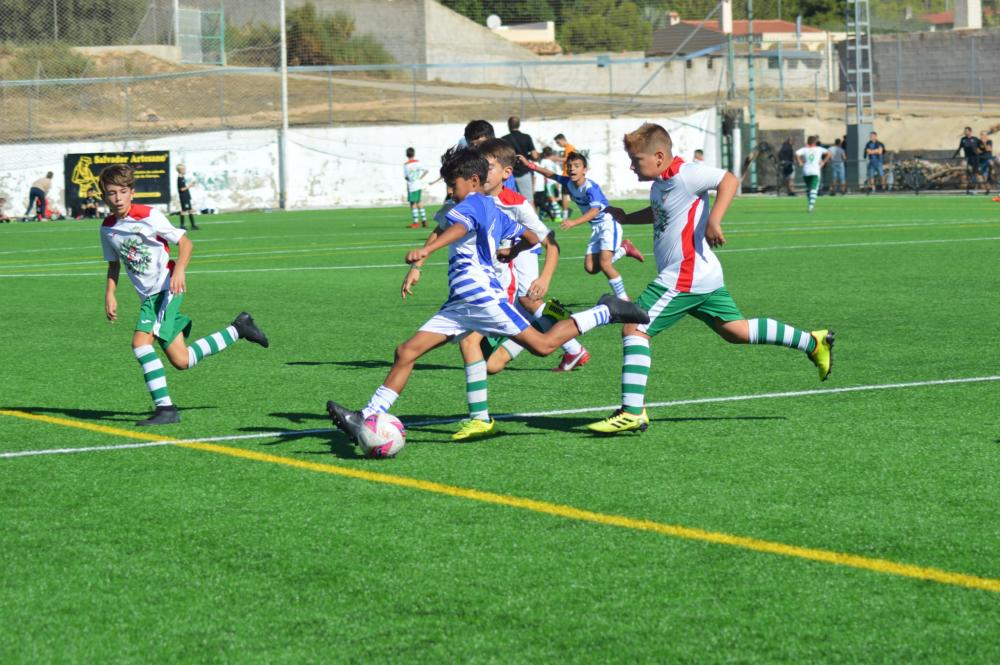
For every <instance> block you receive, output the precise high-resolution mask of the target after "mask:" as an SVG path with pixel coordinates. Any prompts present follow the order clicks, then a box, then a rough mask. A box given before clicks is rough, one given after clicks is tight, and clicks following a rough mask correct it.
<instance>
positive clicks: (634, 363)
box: [622, 335, 653, 415]
mask: <svg viewBox="0 0 1000 665" xmlns="http://www.w3.org/2000/svg"><path fill="white" fill-rule="evenodd" d="M622 343H623V344H624V347H625V353H624V357H623V358H622V408H623V409H625V412H626V413H631V414H633V415H639V414H640V413H642V409H643V406H645V403H646V381H648V380H649V366H650V364H651V363H652V360H653V358H652V356H651V355H650V353H649V340H648V339H646V338H645V337H639V336H638V335H629V336H628V337H626V338H624V339H623V340H622Z"/></svg>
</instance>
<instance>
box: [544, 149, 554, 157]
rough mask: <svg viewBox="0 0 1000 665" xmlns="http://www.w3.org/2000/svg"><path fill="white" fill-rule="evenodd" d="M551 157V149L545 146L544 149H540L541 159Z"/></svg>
mask: <svg viewBox="0 0 1000 665" xmlns="http://www.w3.org/2000/svg"><path fill="white" fill-rule="evenodd" d="M551 155H552V148H550V147H549V146H545V147H544V148H542V157H549V156H551Z"/></svg>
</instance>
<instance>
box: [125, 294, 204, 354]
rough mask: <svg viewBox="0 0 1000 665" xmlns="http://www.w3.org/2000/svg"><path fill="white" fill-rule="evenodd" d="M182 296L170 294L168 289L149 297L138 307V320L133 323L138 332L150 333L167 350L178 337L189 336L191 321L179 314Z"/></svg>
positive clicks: (182, 300)
mask: <svg viewBox="0 0 1000 665" xmlns="http://www.w3.org/2000/svg"><path fill="white" fill-rule="evenodd" d="M183 303H184V294H183V293H178V294H173V293H170V289H167V290H166V291H160V292H159V293H157V294H156V295H152V296H149V297H148V298H146V299H145V300H143V301H142V304H141V305H140V306H139V319H138V320H137V321H136V323H135V329H136V331H138V332H145V333H151V334H152V335H153V337H155V338H156V341H158V342H159V343H160V346H161V347H163V348H167V347H168V346H170V342H172V341H174V339H175V338H176V337H177V336H178V335H180V334H182V333H183V334H184V337H187V336H188V335H190V334H191V325H192V323H191V319H190V318H189V317H188V316H186V315H184V314H181V305H182V304H183Z"/></svg>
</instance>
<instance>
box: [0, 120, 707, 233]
mask: <svg viewBox="0 0 1000 665" xmlns="http://www.w3.org/2000/svg"><path fill="white" fill-rule="evenodd" d="M647 119H648V120H650V121H652V122H659V123H661V124H662V125H664V126H665V127H666V128H667V130H668V131H669V132H670V133H671V135H672V137H673V139H674V147H675V151H676V153H677V154H679V155H681V156H682V157H684V158H685V159H690V158H691V156H692V153H693V152H694V150H695V149H697V148H701V149H703V150H704V151H705V160H706V161H707V162H708V163H709V164H719V163H720V162H719V150H718V145H719V141H718V134H717V131H718V129H717V125H718V120H717V116H716V112H715V110H714V109H709V110H706V111H700V112H697V113H692V114H689V115H686V116H682V117H677V118H666V117H650V118H647ZM492 122H493V123H494V125H495V126H496V127H498V128H501V127H503V126H504V124H503V123H504V119H501V118H494V119H492ZM641 122H642V121H641V120H638V119H619V120H573V119H567V120H553V121H547V122H526V123H525V124H524V126H522V130H523V131H525V132H526V133H528V134H529V135H531V136H532V137H533V138H534V139H535V142H536V146H538V147H541V146H542V145H543V144H548V145H551V144H552V137H553V136H555V135H556V134H557V133H560V132H561V133H564V134H565V135H566V136H567V137H568V138H569V139H570V141H571V142H572V143H573V144H574V145H575V146H576V147H577V148H578V149H580V150H586V151H588V154H589V156H590V176H591V177H592V178H593V179H594V180H596V181H597V182H598V183H600V184H601V187H602V188H603V190H604V191H605V193H606V194H607V195H608V196H611V197H626V196H630V197H631V196H644V195H645V194H646V193H648V185H643V183H639V182H638V181H637V180H636V178H635V176H634V174H633V173H632V172H631V171H630V169H629V162H628V157H627V155H626V154H625V151H624V150H623V149H622V145H621V138H622V135H623V134H625V133H626V132H628V131H631V130H633V129H635V128H636V127H637V126H638V125H639V124H641ZM463 127H464V124H440V125H394V126H373V127H341V128H311V129H292V130H290V131H289V134H288V165H289V167H288V185H287V186H288V202H289V206H290V207H292V208H336V207H344V206H375V205H404V202H405V194H406V188H405V183H404V181H403V176H402V165H403V161H404V160H405V156H404V151H405V149H406V148H407V147H410V146H412V147H414V148H415V149H416V151H417V156H418V157H419V158H420V159H422V160H423V161H424V163H425V165H426V166H427V168H428V169H429V170H430V171H431V172H434V171H436V170H437V167H438V163H439V162H438V157H439V155H440V154H441V153H442V152H444V151H445V150H446V149H447V148H448V147H450V146H451V145H453V144H454V143H455V141H456V140H457V139H458V137H460V136H461V134H462V129H463ZM277 146H278V138H277V132H276V131H275V130H270V129H262V130H240V131H231V132H204V133H200V134H179V135H174V136H165V137H159V138H153V139H149V140H144V141H135V142H129V143H127V144H122V143H121V142H114V141H92V142H83V143H79V142H75V143H40V142H35V143H25V144H11V145H5V146H4V160H3V162H2V163H0V196H3V197H6V198H7V199H8V206H7V212H8V213H14V214H18V215H19V214H21V213H22V212H23V211H24V208H25V204H26V202H27V196H28V188H29V186H30V185H31V183H32V182H33V181H34V180H36V179H37V178H38V177H39V176H40V175H42V174H44V173H45V172H46V171H49V170H51V171H53V172H54V173H55V174H56V175H55V182H54V184H53V187H52V191H51V192H50V199H51V200H52V201H53V202H56V203H57V204H58V205H59V207H60V208H61V207H62V200H63V195H64V187H63V183H64V174H63V156H64V155H65V154H67V153H76V152H89V151H116V150H155V149H166V150H170V153H171V154H170V161H171V168H173V166H175V165H176V164H177V163H178V162H182V161H183V162H184V163H185V164H186V165H187V166H188V173H189V180H190V181H193V182H195V183H197V184H196V185H195V187H194V188H193V189H192V198H193V203H194V205H195V207H196V208H206V207H211V208H218V209H220V210H238V209H247V208H274V207H276V206H277V201H278V147H277ZM434 177H435V176H431V177H430V178H428V180H431V179H433V178H434ZM172 194H173V196H174V197H176V192H172ZM443 194H444V187H443V186H442V185H436V186H435V187H433V188H429V189H428V190H427V197H426V198H427V200H429V201H430V202H431V203H434V202H439V201H440V200H441V198H442V195H443ZM174 207H175V209H176V201H175V204H174Z"/></svg>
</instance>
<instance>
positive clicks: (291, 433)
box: [0, 375, 1000, 459]
mask: <svg viewBox="0 0 1000 665" xmlns="http://www.w3.org/2000/svg"><path fill="white" fill-rule="evenodd" d="M990 381H1000V375H993V376H970V377H966V378H961V379H935V380H931V381H909V382H906V383H881V384H873V385H867V386H847V387H845V388H818V389H815V390H795V391H788V392H780V393H759V394H756V395H729V396H726V397H699V398H695V399H679V400H671V401H668V402H650V403H648V404H646V408H647V409H661V408H668V407H674V406H688V405H692V404H718V403H722V402H746V401H750V400H757V399H779V398H784V397H811V396H813V395H836V394H840V393H853V392H865V391H871V390H898V389H901V388H924V387H928V386H947V385H956V384H964V383H986V382H990ZM617 408H618V405H617V404H614V405H607V406H585V407H582V408H578V409H557V410H554V411H525V412H520V413H504V414H499V415H494V416H493V417H494V418H495V419H496V420H514V419H518V418H544V417H546V416H564V415H570V414H576V413H597V412H604V411H612V410H614V409H617ZM459 420H461V418H441V419H437V420H421V421H418V422H412V423H406V426H407V427H408V428H419V427H427V426H429V425H446V424H449V423H455V422H459ZM334 431H335V430H334V428H330V427H324V428H321V429H306V430H281V431H274V432H257V433H255V434H233V435H230V436H212V437H202V438H197V439H175V440H170V441H143V442H139V443H123V444H118V445H110V446H89V447H86V448H48V449H43V450H21V451H16V452H8V453H0V459H3V458H12V457H33V456H37V455H63V454H70V453H89V452H99V451H108V450H128V449H132V448H151V447H155V446H171V445H175V444H178V443H215V442H219V441H246V440H249V439H273V438H286V437H296V436H308V435H310V434H326V433H329V432H334Z"/></svg>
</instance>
